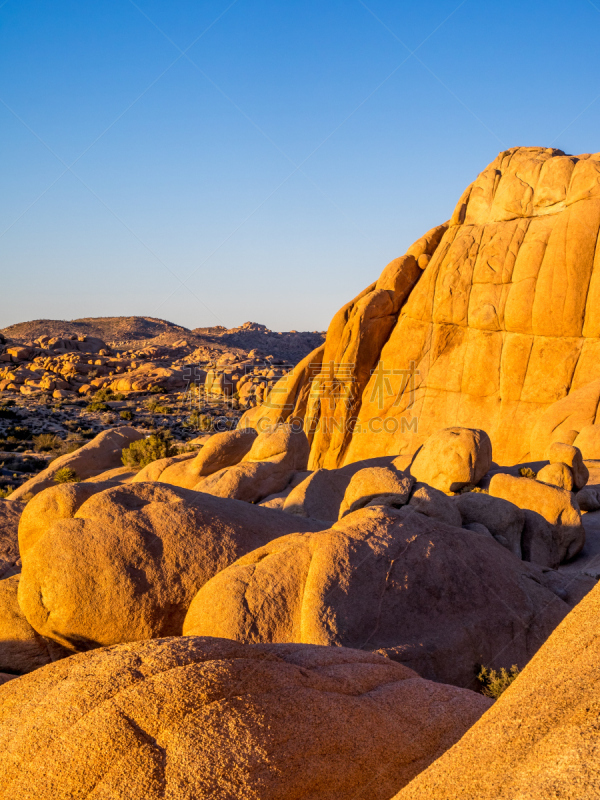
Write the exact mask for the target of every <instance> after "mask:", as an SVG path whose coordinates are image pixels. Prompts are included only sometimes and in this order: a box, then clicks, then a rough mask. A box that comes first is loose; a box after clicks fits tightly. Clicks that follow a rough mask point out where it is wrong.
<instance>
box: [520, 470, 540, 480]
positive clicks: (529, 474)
mask: <svg viewBox="0 0 600 800" xmlns="http://www.w3.org/2000/svg"><path fill="white" fill-rule="evenodd" d="M519 475H520V476H521V477H522V478H537V472H535V470H533V469H531V467H521V469H520V470H519Z"/></svg>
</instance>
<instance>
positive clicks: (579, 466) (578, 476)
mask: <svg viewBox="0 0 600 800" xmlns="http://www.w3.org/2000/svg"><path fill="white" fill-rule="evenodd" d="M548 460H549V461H550V464H551V465H552V464H566V465H567V467H569V469H570V470H571V472H572V474H573V484H574V486H575V490H576V491H579V489H583V487H584V486H585V485H586V483H587V482H588V480H589V477H590V473H589V470H588V468H587V467H586V465H585V464H584V463H583V457H582V455H581V450H580V449H579V448H578V447H574V446H573V445H569V444H563V443H562V442H554V443H553V444H552V445H550V447H549V448H548Z"/></svg>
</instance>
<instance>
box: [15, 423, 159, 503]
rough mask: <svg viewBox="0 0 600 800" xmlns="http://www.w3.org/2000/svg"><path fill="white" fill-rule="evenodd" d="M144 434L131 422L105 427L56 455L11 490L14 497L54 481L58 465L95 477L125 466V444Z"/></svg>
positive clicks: (49, 484) (82, 477) (16, 498)
mask: <svg viewBox="0 0 600 800" xmlns="http://www.w3.org/2000/svg"><path fill="white" fill-rule="evenodd" d="M143 438H144V434H143V433H140V431H138V430H136V429H135V428H131V427H129V426H128V425H123V426H121V427H120V428H110V429H108V430H105V431H102V433H99V434H98V436H96V437H95V438H94V439H92V440H91V441H90V442H88V443H87V444H84V445H83V447H80V448H79V450H75V452H74V453H66V454H65V455H64V456H59V457H58V458H55V459H54V461H52V463H51V464H50V465H49V466H48V467H46V469H45V470H42V472H39V473H38V474H37V475H35V476H34V477H33V478H30V479H29V480H28V481H25V483H23V484H21V486H19V488H18V489H15V491H14V492H13V493H12V494H11V498H12V500H19V499H20V498H22V497H25V496H26V495H30V494H33V495H36V494H38V493H39V492H41V491H43V490H44V489H47V488H48V487H49V486H52V485H53V484H54V476H55V475H56V473H57V472H58V470H59V469H64V468H66V467H68V468H69V469H71V470H73V472H75V473H76V475H77V476H78V477H79V478H81V479H85V478H93V477H95V476H97V475H100V474H101V473H102V472H106V471H107V470H111V469H114V468H115V467H122V466H123V462H122V461H121V455H122V452H123V449H124V448H125V447H129V445H130V444H131V443H132V442H136V441H137V440H138V439H143Z"/></svg>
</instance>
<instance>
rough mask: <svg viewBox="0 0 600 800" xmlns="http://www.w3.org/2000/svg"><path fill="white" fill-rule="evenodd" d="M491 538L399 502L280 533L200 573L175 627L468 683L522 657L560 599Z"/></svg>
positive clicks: (552, 622) (544, 631)
mask: <svg viewBox="0 0 600 800" xmlns="http://www.w3.org/2000/svg"><path fill="white" fill-rule="evenodd" d="M543 582H544V581H543V573H542V570H541V568H539V567H536V566H534V565H532V564H527V563H525V562H523V561H519V560H518V559H516V558H515V557H514V555H512V554H511V553H509V552H508V551H507V550H506V549H505V548H504V547H502V546H501V545H500V544H498V543H497V542H496V541H495V540H494V539H493V538H492V537H491V536H482V535H481V533H476V532H472V531H468V530H465V529H463V528H455V527H452V526H450V525H446V524H444V523H443V522H440V521H439V520H438V519H434V518H432V517H427V516H424V515H423V514H420V513H418V512H417V511H415V510H414V508H413V507H411V506H407V507H404V508H401V509H398V510H396V509H389V508H381V507H379V508H375V507H372V508H365V509H361V510H359V511H356V512H354V513H353V514H349V515H348V516H346V517H344V518H343V520H341V521H340V522H338V523H336V524H335V525H334V526H333V527H332V528H331V529H330V530H327V531H322V532H320V533H314V534H310V533H307V534H302V535H292V536H285V537H282V538H280V539H276V540H275V541H272V542H270V543H269V544H268V545H266V546H265V547H263V548H259V549H257V550H255V551H253V552H251V553H248V554H247V555H246V556H244V557H242V558H240V559H239V560H238V561H237V562H236V563H235V564H232V565H231V566H230V567H228V568H227V569H225V570H223V571H222V572H220V573H219V574H218V575H216V576H215V577H214V578H212V580H210V581H208V582H207V583H206V584H205V585H204V586H203V588H202V589H201V590H200V591H199V592H198V594H197V595H196V597H195V598H194V600H193V602H192V604H191V606H190V608H189V611H188V613H187V616H186V619H185V622H184V626H183V632H184V634H194V635H206V636H223V637H227V638H232V639H236V640H238V641H246V642H267V641H272V642H286V641H296V642H306V643H313V644H326V645H337V646H344V647H356V648H360V649H363V650H380V651H383V652H385V653H387V654H388V655H389V656H390V657H391V658H393V659H395V660H398V661H401V662H402V663H405V664H407V665H408V666H410V667H411V668H413V669H415V670H416V671H417V672H418V673H419V674H420V675H422V676H423V677H427V678H431V679H434V680H439V681H443V682H444V683H453V684H456V685H458V686H469V685H474V678H475V675H476V670H477V665H480V664H486V665H493V666H494V667H495V668H499V667H500V666H504V665H505V664H507V663H508V664H513V663H517V664H520V665H524V664H525V663H527V661H528V659H529V658H530V657H531V656H532V655H533V653H535V651H536V650H537V648H538V647H539V646H540V645H541V644H542V642H543V641H544V640H545V639H546V638H547V636H548V635H549V634H550V633H551V631H552V630H553V629H554V628H555V627H556V625H557V624H558V622H559V621H560V620H562V619H563V617H564V616H565V615H566V614H567V613H568V611H569V610H570V608H571V606H570V605H568V604H567V603H566V602H564V601H563V600H562V599H560V598H559V597H558V596H556V595H555V594H554V593H553V592H552V591H550V590H549V589H546V588H544V586H543V585H542V584H543Z"/></svg>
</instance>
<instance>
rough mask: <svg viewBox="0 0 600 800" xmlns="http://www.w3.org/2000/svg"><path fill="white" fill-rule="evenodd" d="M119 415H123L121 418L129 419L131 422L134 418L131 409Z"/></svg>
mask: <svg viewBox="0 0 600 800" xmlns="http://www.w3.org/2000/svg"><path fill="white" fill-rule="evenodd" d="M119 416H120V417H121V419H124V420H127V422H131V420H132V419H133V414H132V412H131V411H121V413H120V414H119Z"/></svg>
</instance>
